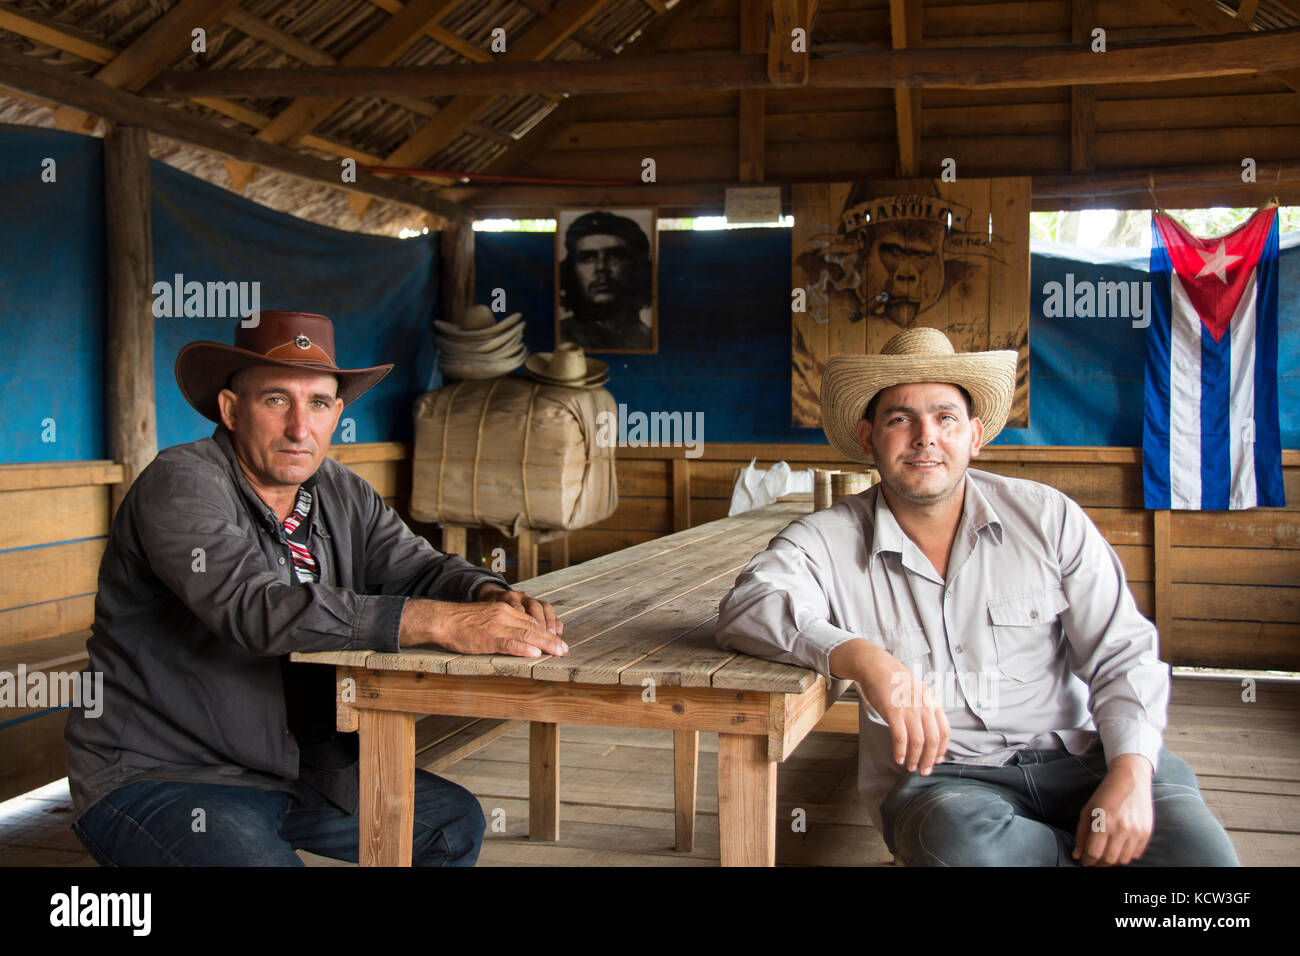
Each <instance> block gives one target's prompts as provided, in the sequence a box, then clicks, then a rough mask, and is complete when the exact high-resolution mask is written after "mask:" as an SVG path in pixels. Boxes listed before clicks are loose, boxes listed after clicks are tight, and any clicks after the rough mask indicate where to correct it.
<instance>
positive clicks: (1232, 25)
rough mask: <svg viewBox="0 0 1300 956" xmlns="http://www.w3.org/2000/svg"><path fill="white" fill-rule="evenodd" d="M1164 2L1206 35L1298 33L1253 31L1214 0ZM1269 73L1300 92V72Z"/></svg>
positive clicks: (1291, 32)
mask: <svg viewBox="0 0 1300 956" xmlns="http://www.w3.org/2000/svg"><path fill="white" fill-rule="evenodd" d="M1162 2H1163V3H1164V5H1165V6H1167V7H1168V8H1169V9H1171V10H1173V11H1175V12H1177V13H1179V14H1181V15H1182V16H1183V17H1185V18H1186V19H1187V20H1189V21H1190V22H1192V23H1194V24H1196V25H1197V26H1198V27H1200V28H1201V29H1202V30H1204V31H1205V32H1206V33H1214V34H1217V35H1220V36H1221V35H1223V34H1230V33H1248V34H1250V35H1251V36H1260V35H1261V34H1266V35H1268V34H1279V33H1282V34H1294V33H1295V32H1296V31H1295V30H1294V29H1293V30H1267V31H1255V30H1251V28H1250V23H1249V22H1247V21H1244V20H1238V19H1237V18H1236V17H1235V16H1233V15H1232V14H1231V13H1225V12H1224V11H1223V10H1221V9H1219V6H1218V5H1217V4H1215V3H1214V2H1213V0H1162ZM1252 19H1253V15H1252ZM1269 72H1273V73H1274V77H1273V78H1274V79H1276V80H1279V81H1280V82H1282V83H1285V84H1286V85H1287V86H1289V87H1291V89H1293V90H1296V91H1300V70H1284V71H1281V72H1277V71H1269Z"/></svg>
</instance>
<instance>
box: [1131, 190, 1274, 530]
mask: <svg viewBox="0 0 1300 956" xmlns="http://www.w3.org/2000/svg"><path fill="white" fill-rule="evenodd" d="M1277 276H1278V224H1277V209H1276V207H1273V208H1267V209H1261V210H1259V211H1258V212H1256V213H1255V215H1253V216H1251V218H1250V219H1249V221H1247V222H1246V223H1244V224H1243V225H1241V226H1239V227H1238V228H1237V229H1235V230H1234V231H1233V232H1230V233H1228V234H1227V235H1226V236H1221V237H1219V238H1216V239H1197V238H1196V237H1195V236H1193V235H1192V234H1191V233H1189V232H1188V231H1187V230H1186V229H1184V228H1183V227H1182V226H1181V225H1179V224H1178V223H1177V222H1175V221H1174V220H1173V219H1170V218H1169V217H1168V216H1166V215H1163V214H1161V213H1156V214H1154V215H1153V216H1152V217H1151V310H1152V316H1151V325H1150V326H1149V327H1148V328H1147V361H1146V411H1145V415H1144V421H1143V429H1142V482H1143V487H1144V489H1145V498H1146V506H1147V507H1148V508H1152V509H1164V508H1174V509H1184V510H1187V509H1190V510H1204V511H1227V510H1236V509H1240V508H1255V507H1266V508H1280V507H1283V506H1284V505H1285V504H1286V495H1285V492H1284V491H1283V487H1282V439H1281V431H1280V429H1279V427H1278V412H1277Z"/></svg>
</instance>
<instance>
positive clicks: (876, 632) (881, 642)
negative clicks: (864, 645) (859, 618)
mask: <svg viewBox="0 0 1300 956" xmlns="http://www.w3.org/2000/svg"><path fill="white" fill-rule="evenodd" d="M853 631H854V632H855V633H856V634H857V635H858V636H859V637H865V638H866V639H867V640H869V641H870V642H871V643H872V644H875V645H877V646H878V647H883V648H884V649H885V650H887V651H888V652H889V653H890V654H891V655H893V656H894V657H896V658H897V659H898V660H899V661H900V662H902V663H904V664H906V663H907V662H908V661H909V660H913V661H915V660H917V659H918V658H924V657H927V656H929V653H930V642H929V641H928V640H926V637H925V630H924V629H923V628H920V627H889V628H871V627H859V628H853Z"/></svg>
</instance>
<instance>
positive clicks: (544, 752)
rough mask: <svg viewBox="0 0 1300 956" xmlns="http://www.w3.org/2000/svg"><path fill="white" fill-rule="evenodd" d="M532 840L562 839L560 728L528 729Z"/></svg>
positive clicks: (536, 726) (539, 725) (544, 725)
mask: <svg viewBox="0 0 1300 956" xmlns="http://www.w3.org/2000/svg"><path fill="white" fill-rule="evenodd" d="M528 761H529V764H530V767H529V773H528V838H529V839H530V840H558V839H559V838H560V725H559V724H547V723H542V722H540V721H536V720H534V721H532V722H531V723H530V724H529V725H528Z"/></svg>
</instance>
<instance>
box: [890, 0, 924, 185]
mask: <svg viewBox="0 0 1300 956" xmlns="http://www.w3.org/2000/svg"><path fill="white" fill-rule="evenodd" d="M921 17H922V14H921V0H889V35H890V42H891V43H892V45H893V48H894V49H895V50H906V49H915V48H916V47H919V46H920V45H921ZM894 124H895V127H896V128H897V130H898V175H900V176H904V177H914V176H919V175H921V91H920V90H912V89H908V88H907V87H901V86H900V87H897V88H895V90H894Z"/></svg>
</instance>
